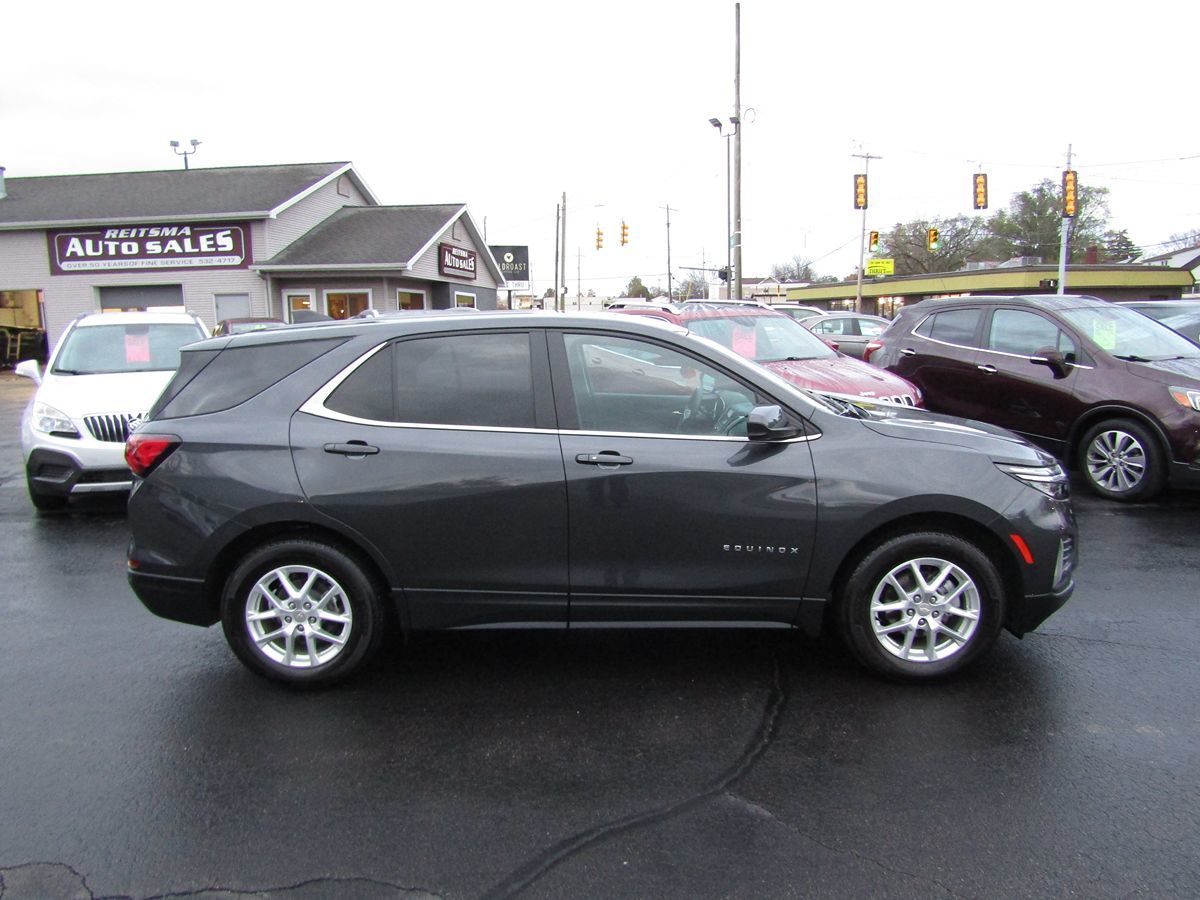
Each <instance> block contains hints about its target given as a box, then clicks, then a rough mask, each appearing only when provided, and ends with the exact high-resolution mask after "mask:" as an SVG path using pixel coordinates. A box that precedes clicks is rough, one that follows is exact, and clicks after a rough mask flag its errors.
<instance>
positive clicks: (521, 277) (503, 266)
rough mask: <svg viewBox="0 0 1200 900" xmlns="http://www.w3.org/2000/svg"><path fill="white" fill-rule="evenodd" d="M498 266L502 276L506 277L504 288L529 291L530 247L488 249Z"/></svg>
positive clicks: (490, 247)
mask: <svg viewBox="0 0 1200 900" xmlns="http://www.w3.org/2000/svg"><path fill="white" fill-rule="evenodd" d="M488 249H489V250H491V251H492V256H494V257H495V258H496V264H497V265H498V266H500V274H502V275H503V276H504V281H505V285H504V287H505V288H506V289H507V290H510V291H527V290H529V248H528V247H493V246H490V245H489V247H488Z"/></svg>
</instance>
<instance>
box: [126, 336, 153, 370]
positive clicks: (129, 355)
mask: <svg viewBox="0 0 1200 900" xmlns="http://www.w3.org/2000/svg"><path fill="white" fill-rule="evenodd" d="M125 362H127V363H148V362H150V335H148V334H127V335H125Z"/></svg>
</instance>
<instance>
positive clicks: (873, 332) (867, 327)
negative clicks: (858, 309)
mask: <svg viewBox="0 0 1200 900" xmlns="http://www.w3.org/2000/svg"><path fill="white" fill-rule="evenodd" d="M799 322H800V324H801V325H803V326H804V327H805V328H807V329H808V330H809V331H811V332H812V333H813V334H815V335H816V336H817V337H819V338H821V339H822V340H826V341H833V342H835V343H836V344H837V348H838V349H839V350H841V351H842V352H843V353H845V354H846V355H847V356H853V357H855V358H856V359H862V358H863V350H865V349H866V346H867V344H869V343H870V342H871V341H873V340H874V339H875V338H877V337H879V336H880V335H881V334H883V333H884V331H886V330H887V327H888V326H889V325H891V324H892V323H891V322H890V321H888V320H887V319H885V318H883V317H882V316H869V315H864V314H862V313H827V314H825V315H820V316H809V317H807V318H804V319H800V320H799Z"/></svg>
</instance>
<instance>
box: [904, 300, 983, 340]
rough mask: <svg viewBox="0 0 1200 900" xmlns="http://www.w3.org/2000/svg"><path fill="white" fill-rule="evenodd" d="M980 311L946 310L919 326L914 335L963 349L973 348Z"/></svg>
mask: <svg viewBox="0 0 1200 900" xmlns="http://www.w3.org/2000/svg"><path fill="white" fill-rule="evenodd" d="M982 312H983V311H982V310H980V309H948V310H946V311H945V312H939V313H934V314H933V315H931V316H930V317H929V318H927V319H926V320H925V321H924V322H922V323H921V324H920V325H919V326H917V329H916V333H917V334H920V335H924V336H925V337H927V338H932V339H933V340H935V341H943V342H945V343H947V344H958V345H960V346H963V347H974V346H975V330H976V328H977V326H978V325H979V316H980V314H981V313H982Z"/></svg>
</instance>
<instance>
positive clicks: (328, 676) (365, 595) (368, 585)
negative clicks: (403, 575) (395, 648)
mask: <svg viewBox="0 0 1200 900" xmlns="http://www.w3.org/2000/svg"><path fill="white" fill-rule="evenodd" d="M221 625H222V627H223V628H224V630H225V637H226V640H228V641H229V646H230V647H232V648H233V651H234V653H236V654H237V656H238V658H239V659H240V660H241V661H242V662H243V663H245V664H246V665H247V666H249V667H250V668H251V669H253V670H254V671H255V672H258V673H259V674H261V675H265V676H266V677H268V678H272V679H275V680H276V681H283V682H286V683H288V684H293V685H302V686H303V685H309V686H316V685H327V684H332V683H334V682H336V681H341V680H343V679H345V678H348V677H349V676H350V675H352V674H353V673H354V672H355V671H357V670H358V669H359V668H360V667H361V666H362V665H363V664H364V663H365V662H366V661H367V660H368V659H370V658H371V656H373V655H374V654H375V653H376V652H377V650H378V648H379V644H380V641H381V640H382V638H383V633H384V625H385V623H384V612H383V604H382V601H381V600H380V590H379V588H378V587H376V585H375V583H374V582H373V581H372V579H371V577H370V576H369V575H368V573H367V572H366V570H365V569H364V567H363V566H362V565H361V564H360V563H359V562H358V561H357V560H355V559H354V557H352V556H351V555H350V554H348V553H346V552H345V551H343V550H341V549H340V548H338V547H335V546H333V545H332V544H327V543H325V542H323V541H314V540H286V541H278V542H275V543H271V544H267V545H265V546H262V547H259V548H258V549H256V550H253V551H251V552H250V553H249V554H247V555H246V556H245V557H244V558H243V559H242V560H241V562H240V563H239V564H238V566H237V567H236V568H235V569H234V571H233V573H232V574H231V575H230V576H229V579H228V581H227V582H226V585H225V591H224V593H223V596H222V599H221Z"/></svg>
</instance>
